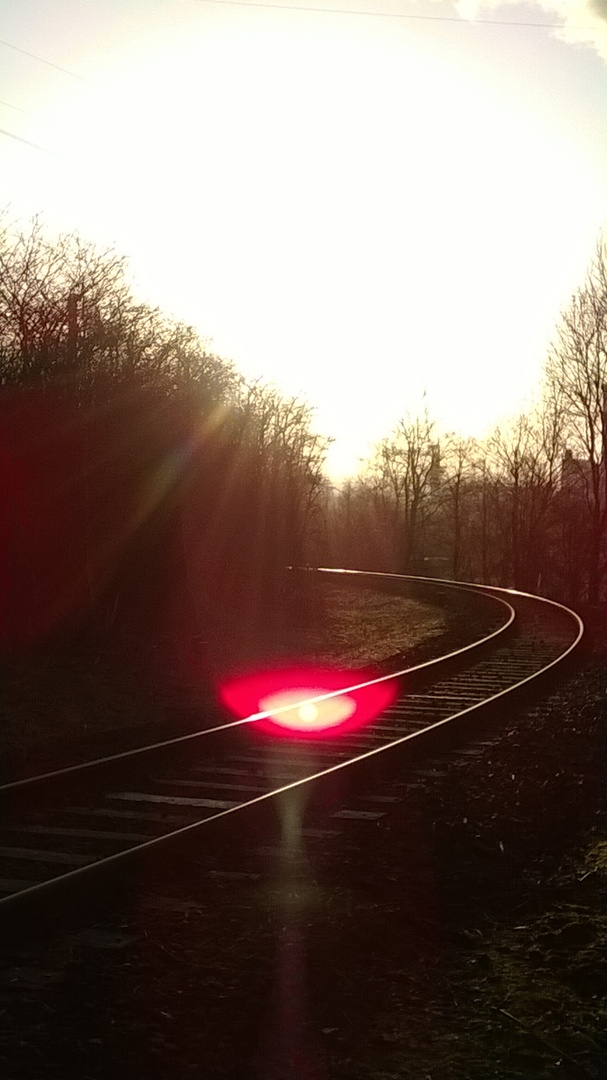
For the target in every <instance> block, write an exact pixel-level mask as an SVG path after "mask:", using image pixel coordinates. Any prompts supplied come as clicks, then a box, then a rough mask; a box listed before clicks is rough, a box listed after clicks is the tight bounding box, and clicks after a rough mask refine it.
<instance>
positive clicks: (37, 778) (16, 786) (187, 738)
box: [0, 567, 516, 795]
mask: <svg viewBox="0 0 607 1080" xmlns="http://www.w3.org/2000/svg"><path fill="white" fill-rule="evenodd" d="M319 571H320V572H323V573H324V572H327V570H326V568H324V567H322V568H319ZM331 572H335V573H340V574H354V573H363V571H356V570H338V571H331ZM378 576H379V575H378ZM381 576H388V577H389V576H398V577H400V576H402V575H381ZM419 580H426V579H423V578H422V579H419ZM427 580H428V581H431V580H433V579H430V578H428V579H427ZM441 584H442V585H445V584H446V585H450V584H452V585H453V587H455V588H458V587H461V586H460V583H459V582H453V583H451V582H442V581H441ZM493 599H495V600H497V602H498V603H500V604H502V606H504V607H505V608H506V611H507V614H508V617H507V619H506V621H505V622H504V623H502V624H500V626H498V627H497V629H496V630H492V631H491V633H490V634H486V635H485V636H484V637H482V638H478V639H477V640H476V641H472V642H470V643H469V644H468V645H463V646H462V647H461V648H459V649H453V650H452V651H451V652H448V653H445V654H444V655H442V656H437V657H434V658H433V659H432V660H425V661H424V662H423V663H421V664H415V665H414V666H413V667H409V668H402V669H400V670H398V671H391V672H389V673H388V674H385V675H379V676H376V677H375V678H373V679H367V680H365V681H364V682H359V683H353V684H351V685H348V686H343V687H340V688H339V689H338V690H328V691H327V692H326V693H324V694H317V695H316V696H315V697H308V698H303V699H302V700H301V701H297V702H290V703H289V704H288V705H281V706H279V707H277V708H275V709H272V710H270V711H261V712H256V713H251V714H250V715H249V716H245V717H242V718H241V719H239V720H230V721H227V722H226V723H224V724H217V725H215V726H214V727H210V728H202V729H201V730H199V731H192V732H189V733H188V734H187V735H177V736H176V737H174V738H172V739H163V740H162V741H161V742H156V743H150V744H147V745H145V746H137V747H135V748H134V749H132V750H123V751H120V753H117V754H108V755H106V756H104V757H100V758H93V759H91V760H90V761H82V762H79V763H77V764H76V765H67V766H65V767H64V768H62V769H52V770H50V771H49V772H45V773H39V774H37V775H34V776H26V777H23V778H22V779H21V780H12V781H10V782H9V783H8V784H0V795H2V794H3V793H4V792H6V793H9V792H11V791H19V790H23V789H25V788H27V787H28V786H32V785H35V784H39V783H42V782H46V781H49V780H58V779H60V778H61V777H69V776H74V775H75V774H77V773H80V772H83V771H84V770H86V769H93V768H96V767H98V766H100V765H112V764H116V763H117V762H119V761H125V760H127V759H129V758H135V757H137V756H141V755H143V754H146V753H152V752H153V751H156V750H162V749H168V748H169V747H172V746H178V745H179V744H180V743H186V742H191V741H192V740H193V739H200V738H203V737H204V736H206V735H217V734H219V733H220V732H223V731H229V730H231V729H232V728H239V727H243V726H244V725H245V724H253V723H256V722H257V721H259V720H267V719H269V718H270V717H271V716H275V715H276V714H277V713H284V712H291V711H293V710H294V709H298V708H300V707H301V706H302V705H310V704H316V702H317V701H326V700H328V699H329V698H334V697H340V696H341V695H342V694H349V693H354V692H355V691H357V690H363V689H366V688H367V687H369V686H376V685H377V684H379V683H385V682H390V681H391V680H393V679H400V678H402V677H403V676H404V675H412V674H413V673H414V672H418V671H422V670H424V669H427V668H431V667H433V666H435V665H437V664H443V663H444V662H445V661H447V660H452V659H454V658H455V657H458V656H463V655H464V653H466V652H469V651H471V650H472V649H479V648H481V647H482V646H485V645H486V644H488V643H489V642H490V641H492V640H493V639H494V638H497V637H499V636H500V634H503V633H505V631H506V630H508V629H509V627H510V626H511V625H512V623H513V622H514V619H515V617H516V612H515V610H514V608H513V607H512V605H511V604H509V603H508V602H507V601H505V600H502V599H500V598H498V597H493Z"/></svg>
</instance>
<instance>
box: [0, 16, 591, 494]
mask: <svg viewBox="0 0 607 1080" xmlns="http://www.w3.org/2000/svg"><path fill="white" fill-rule="evenodd" d="M288 5H289V0H284V3H283V4H281V5H280V6H278V5H276V6H273V4H272V0H267V3H265V4H262V3H258V4H254V3H240V4H235V3H228V2H227V0H216V2H210V0H121V2H120V3H116V2H111V0H98V2H96V0H87V3H82V0H53V3H48V2H47V0H2V5H1V7H0V38H1V39H2V42H3V44H0V59H1V64H0V99H1V101H2V104H1V105H0V128H1V129H2V132H3V134H2V135H1V136H0V205H7V204H10V206H11V211H12V216H18V217H30V216H31V215H32V214H34V213H37V212H41V213H42V215H43V217H44V220H45V221H46V223H47V224H48V226H49V228H50V229H51V230H61V231H72V230H78V231H79V232H80V233H81V234H82V236H83V237H84V238H86V239H90V240H92V241H94V242H97V243H100V244H107V243H108V242H113V243H114V244H115V246H116V248H117V250H118V251H119V252H120V253H124V254H126V255H128V256H129V257H130V260H131V268H132V272H133V275H134V278H135V282H136V288H137V291H138V293H139V294H140V295H141V296H142V297H143V298H145V299H146V300H148V301H150V302H151V303H153V304H157V305H159V306H160V307H161V308H162V309H163V310H164V311H166V312H167V313H168V314H173V315H175V316H176V317H178V318H180V319H184V320H186V321H187V322H188V323H191V324H193V325H195V326H196V327H197V328H198V330H199V331H200V332H201V334H202V335H203V336H204V337H207V338H212V340H213V347H214V348H215V350H216V351H217V352H219V353H220V354H221V355H224V356H226V357H229V358H231V359H233V360H234V361H235V362H236V364H237V365H238V367H239V368H240V370H241V371H243V373H244V374H245V375H248V376H261V377H262V378H264V379H265V380H268V381H274V382H276V383H277V384H278V385H279V386H280V387H281V389H282V390H284V391H285V392H287V393H298V392H302V393H303V395H304V396H305V397H306V398H307V399H308V401H309V402H310V403H311V404H312V405H314V406H316V408H317V412H316V424H317V428H318V430H320V431H322V432H323V433H324V434H328V435H332V436H333V437H334V438H335V440H336V441H335V444H334V446H333V448H332V451H331V456H330V460H329V471H330V473H331V475H332V476H333V477H334V478H335V479H338V478H339V477H341V476H343V475H346V474H348V473H353V472H355V471H356V469H357V464H358V461H357V459H358V458H360V457H361V456H364V455H365V454H366V452H367V450H368V446H369V443H370V442H371V441H373V440H375V439H378V438H380V437H382V436H383V435H385V434H387V433H388V431H389V429H390V428H391V427H392V426H393V425H394V424H395V423H396V421H397V420H398V419H399V417H400V416H402V415H404V413H405V412H406V411H408V410H409V411H413V412H415V411H416V410H417V409H418V408H419V407H420V404H421V402H422V395H423V394H424V391H425V392H426V397H425V403H426V404H427V405H428V407H429V409H430V411H431V413H432V415H434V416H435V417H436V418H437V419H438V420H439V421H440V422H441V423H442V424H443V425H444V426H445V427H446V428H456V429H458V430H460V431H461V432H462V433H463V434H482V432H483V430H484V429H486V428H487V427H488V426H490V425H491V424H492V423H493V422H495V420H496V419H498V418H499V417H505V416H507V415H508V414H509V413H512V412H514V411H516V410H517V409H519V408H520V407H521V406H522V405H523V406H524V405H525V403H526V402H528V400H529V397H530V395H531V394H532V393H533V391H534V390H535V388H536V386H537V383H538V379H539V372H540V369H541V364H542V361H543V357H544V353H545V348H546V344H547V342H548V339H549V337H550V335H551V333H552V331H553V328H554V325H555V322H556V320H557V318H558V313H559V310H560V309H561V308H562V307H563V306H564V305H565V304H566V303H567V301H568V299H569V297H570V295H571V292H572V291H573V289H574V288H575V286H576V285H577V284H578V283H579V281H580V280H581V278H582V277H583V275H584V272H585V269H586V266H587V264H588V262H589V260H590V257H591V255H592V251H593V248H594V245H595V241H596V237H597V234H598V232H599V230H600V229H601V228H602V227H604V225H605V193H606V190H607V188H606V181H607V139H606V138H605V135H606V134H607V132H606V130H605V116H606V115H607V113H606V112H605V106H606V105H607V100H606V93H605V90H606V85H607V84H606V57H607V34H606V32H605V30H606V27H607V9H606V3H605V0H571V2H570V0H541V3H540V2H539V0H538V2H536V3H519V4H514V3H503V4H499V3H495V2H494V0H484V2H483V3H480V4H477V3H475V2H474V0H462V2H461V3H459V4H455V3H450V2H446V0H444V2H443V0H295V2H294V3H293V5H292V6H291V8H289V6H288ZM307 7H309V8H315V9H317V10H305V9H306V8H307ZM353 11H357V12H358V14H353V13H352V12H353ZM360 12H366V14H360ZM381 13H387V14H381ZM390 14H391V16H392V17H388V15H390ZM394 16H400V17H394ZM403 16H404V17H403ZM464 16H466V17H465V18H464ZM470 18H476V19H477V20H480V21H475V22H470V21H469V20H470ZM491 21H493V25H491ZM565 21H567V22H568V24H569V26H570V27H574V29H570V30H569V31H568V32H566V33H563V32H562V31H558V30H556V29H553V28H551V27H550V25H543V26H540V25H537V24H559V25H562V24H563V23H564V22H565ZM503 23H510V24H511V25H503ZM520 24H525V25H520ZM531 24H535V25H531ZM580 27H590V28H598V29H590V30H588V29H586V30H580V29H579V28H580ZM575 28H578V29H575ZM9 46H13V47H12V48H11V47H9ZM17 50H25V53H30V54H34V55H26V54H25V53H24V52H20V51H17ZM43 61H47V63H43ZM53 65H56V66H53ZM59 68H60V69H64V70H58V69H59ZM7 133H10V134H7ZM12 135H14V136H17V138H13V137H11V136H12ZM19 140H28V141H29V142H30V143H35V144H36V146H37V147H43V148H45V149H46V150H48V151H52V152H53V153H46V152H43V151H42V150H40V149H36V148H35V147H34V146H30V145H27V143H25V142H22V141H19ZM55 155H59V156H55Z"/></svg>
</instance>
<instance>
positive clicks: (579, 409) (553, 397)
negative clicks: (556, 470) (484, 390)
mask: <svg viewBox="0 0 607 1080" xmlns="http://www.w3.org/2000/svg"><path fill="white" fill-rule="evenodd" d="M545 376H546V390H547V395H546V396H547V399H548V400H549V401H552V402H556V403H558V408H559V410H560V413H561V422H562V437H563V438H564V439H565V440H566V442H567V443H568V447H569V454H568V457H567V467H566V470H565V472H564V474H563V478H562V479H563V483H564V484H565V485H569V486H570V487H571V488H572V489H573V490H574V491H575V492H577V493H578V495H579V498H578V506H581V505H582V503H583V504H584V507H585V513H586V516H587V522H588V530H589V549H588V556H587V558H588V562H587V567H586V575H587V598H588V600H589V601H590V603H593V604H595V603H597V601H598V599H599V597H600V595H601V592H602V590H604V586H605V554H604V536H605V524H606V506H607V489H606V484H607V468H606V459H605V455H606V446H607V413H606V402H607V247H606V245H605V242H604V241H603V240H600V241H599V243H598V244H597V248H596V252H595V255H594V258H593V261H592V263H591V266H590V269H589V271H588V274H587V276H586V280H585V282H584V284H583V285H582V286H581V287H580V288H579V289H578V290H577V291H576V293H575V294H574V296H573V298H572V300H571V303H570V305H569V307H568V308H567V309H566V310H565V311H564V312H563V313H562V315H561V320H560V323H559V325H558V328H557V333H556V337H555V340H554V342H553V343H552V346H551V348H550V351H549V354H548V359H547V362H546V370H545Z"/></svg>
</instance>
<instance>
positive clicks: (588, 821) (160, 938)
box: [0, 649, 607, 1080]
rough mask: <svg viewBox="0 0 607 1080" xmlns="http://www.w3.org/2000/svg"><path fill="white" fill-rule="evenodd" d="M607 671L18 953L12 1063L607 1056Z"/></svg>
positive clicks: (93, 1068)
mask: <svg viewBox="0 0 607 1080" xmlns="http://www.w3.org/2000/svg"><path fill="white" fill-rule="evenodd" d="M438 651H442V649H439V650H438ZM603 672H604V653H603V652H602V650H600V649H596V650H595V652H594V654H593V655H591V656H587V657H586V658H585V661H584V665H583V667H582V668H581V669H580V670H579V671H578V672H577V673H576V674H575V675H573V676H572V677H570V678H569V680H568V681H567V682H566V683H565V684H563V685H562V686H561V687H559V688H557V689H555V690H554V692H553V693H552V694H551V695H550V696H549V697H547V698H546V699H545V700H543V701H542V702H541V703H539V704H536V705H534V706H533V707H532V708H528V709H525V710H523V709H522V708H519V709H518V710H517V711H516V712H514V714H510V713H507V712H504V714H503V716H501V717H499V719H498V720H497V721H496V722H495V723H494V726H493V730H492V731H491V732H487V733H486V734H485V735H484V736H483V738H482V741H477V742H476V743H475V744H473V745H470V746H469V747H468V748H467V749H466V750H462V751H460V753H459V754H458V755H457V756H456V757H455V759H454V760H453V759H450V760H449V761H447V760H445V759H442V758H440V757H436V758H434V759H432V760H431V761H429V762H425V763H423V764H419V763H418V764H416V765H414V766H412V765H410V764H408V762H407V759H406V757H403V759H402V767H401V771H400V773H398V774H397V775H393V776H391V778H390V779H388V778H386V779H385V780H384V781H383V782H382V781H380V780H376V781H373V783H372V785H371V787H370V788H369V789H368V790H367V791H366V792H361V793H359V795H358V796H357V797H356V798H355V799H352V800H350V801H349V802H348V803H347V809H349V811H350V814H349V815H347V816H345V817H340V816H337V817H336V816H333V815H334V810H335V808H334V809H333V811H331V810H330V809H328V810H325V811H324V812H322V813H320V812H318V811H315V812H312V808H309V810H308V813H307V816H306V818H305V819H304V830H303V834H302V833H301V832H300V831H299V829H298V828H297V827H296V826H293V825H292V826H291V828H289V827H288V823H287V818H286V817H283V830H282V834H281V835H280V836H277V837H276V838H274V839H271V840H270V841H269V842H268V846H267V847H265V848H262V849H259V848H258V847H256V848H255V849H254V850H253V849H250V850H246V849H243V847H242V845H241V846H238V845H237V846H236V847H235V849H234V850H233V852H232V856H231V857H229V856H226V852H225V851H224V850H222V851H221V852H212V851H207V850H200V851H193V852H191V853H190V854H189V858H188V860H187V865H183V866H182V867H181V868H180V871H179V873H175V870H174V868H171V871H170V872H169V871H168V868H167V874H166V875H163V874H162V872H160V873H159V874H157V875H154V876H153V877H152V878H150V879H149V880H147V881H145V882H143V881H142V883H141V890H140V893H139V895H138V896H136V897H133V900H132V904H131V906H130V907H129V908H128V909H127V908H126V907H124V908H121V909H120V910H119V911H115V912H114V914H113V916H112V917H108V919H107V920H106V921H105V922H103V923H99V924H98V925H97V926H96V927H94V928H88V929H85V930H84V931H81V932H78V933H75V934H73V935H71V936H70V937H68V938H62V939H61V940H57V941H55V942H52V943H50V944H49V945H47V946H44V947H43V946H34V945H32V946H31V948H30V949H29V950H27V949H25V950H23V949H21V950H20V951H19V952H18V953H17V952H16V953H15V955H14V956H13V957H9V958H8V960H7V965H6V966H5V967H4V969H3V970H2V972H1V973H0V980H1V981H0V1010H1V1015H0V1021H1V1022H3V1023H4V1024H5V1032H4V1034H3V1036H2V1040H1V1042H0V1062H2V1064H3V1065H4V1075H5V1077H6V1080H26V1078H28V1080H30V1078H36V1080H38V1078H39V1080H47V1078H48V1080H55V1078H57V1080H59V1078H61V1080H66V1078H69V1080H71V1078H74V1080H76V1078H77V1080H92V1078H96V1080H101V1078H103V1080H105V1078H108V1080H109V1078H112V1080H122V1078H126V1077H129V1078H131V1077H139V1076H145V1077H146V1080H147V1078H150V1080H181V1078H182V1077H183V1078H186V1077H188V1078H189V1077H192V1078H194V1077H196V1078H198V1077H200V1078H205V1080H207V1078H208V1080H409V1078H411V1080H413V1078H415V1080H420V1078H422V1080H428V1078H429V1080H486V1078H488V1077H492V1078H499V1080H519V1078H520V1080H532V1078H533V1080H552V1078H555V1080H556V1078H566V1080H569V1078H570V1080H577V1078H578V1077H584V1076H586V1077H588V1076H590V1077H598V1076H600V1075H603V1073H604V1066H605V1064H607V1054H606V1051H607V1040H606V1038H605V1034H604V1032H605V1012H606V1009H605V974H606V965H605V953H604V928H605V926H604V924H605V910H604V905H603V903H602V895H601V890H602V888H603V887H604V866H605V854H606V849H607V844H606V841H605V833H604V814H603V811H604V806H603V795H604V760H605V755H604V750H605V744H604V716H603V705H604V679H603ZM293 810H294V806H293V805H291V811H293ZM284 813H286V810H285V811H284ZM337 813H338V814H339V811H337ZM354 815H355V816H354ZM361 815H362V816H361ZM291 820H292V819H291Z"/></svg>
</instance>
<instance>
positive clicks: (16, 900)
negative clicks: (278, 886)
mask: <svg viewBox="0 0 607 1080" xmlns="http://www.w3.org/2000/svg"><path fill="white" fill-rule="evenodd" d="M320 570H321V572H323V573H358V574H361V575H364V576H368V577H373V576H376V577H377V576H380V577H385V578H393V579H399V580H415V581H420V582H424V583H425V582H433V583H437V584H440V585H441V586H454V587H457V586H460V587H464V588H469V589H472V590H474V591H475V592H478V593H481V594H484V595H487V592H486V590H487V589H489V590H490V591H491V593H493V592H499V593H506V594H509V595H517V596H521V597H525V598H526V599H530V600H535V601H538V602H540V603H543V604H548V605H550V606H552V607H554V608H557V609H559V610H560V611H562V612H564V613H565V614H566V615H568V616H571V617H572V618H573V620H574V623H575V625H576V629H577V633H576V635H575V638H574V640H573V642H571V643H570V644H569V645H568V646H567V648H565V650H564V651H563V652H561V653H559V654H558V656H556V657H555V658H554V659H552V660H551V661H549V662H548V663H546V664H544V665H543V666H542V667H540V668H539V669H538V670H537V671H535V672H533V673H532V674H529V675H527V676H525V677H524V678H522V679H518V680H517V681H516V682H514V683H513V684H512V685H510V686H508V687H506V688H504V689H502V690H500V691H498V692H496V693H494V694H491V695H489V696H488V697H486V698H484V699H483V700H482V701H479V702H476V703H474V704H472V705H469V706H467V707H466V708H464V709H460V710H458V711H457V712H455V713H452V714H450V715H449V716H447V717H444V718H442V719H441V720H438V721H436V722H434V723H431V724H429V725H427V726H425V727H422V728H420V729H419V730H417V731H413V732H409V733H407V734H405V735H402V736H399V737H397V738H395V739H391V740H390V741H389V742H386V743H384V744H382V745H380V746H376V747H372V748H371V749H369V750H366V751H364V752H363V753H361V754H357V755H355V756H354V757H350V758H346V759H345V760H343V761H339V762H337V763H335V764H333V765H330V766H329V767H327V768H324V769H320V770H317V771H316V772H313V773H312V774H310V775H307V776H304V777H300V778H299V779H297V780H293V781H290V782H289V783H287V784H282V785H280V786H279V787H277V788H274V789H272V790H270V791H267V792H263V793H262V794H260V795H257V796H255V797H254V798H252V799H247V800H245V801H243V802H241V803H238V804H235V805H233V806H230V807H226V808H224V809H221V810H218V811H217V812H216V813H213V814H210V815H208V816H207V817H205V818H202V819H200V820H197V821H194V822H190V823H188V824H186V825H184V826H181V827H180V828H178V829H173V830H171V831H170V832H168V833H164V834H162V835H161V836H157V837H152V838H151V839H149V840H146V841H145V842H144V843H141V844H137V845H135V846H133V847H130V848H127V849H125V850H123V851H120V852H116V853H114V854H112V855H109V856H106V857H105V858H102V859H97V860H95V861H93V862H91V863H88V864H87V865H85V866H81V867H78V868H77V869H75V870H71V871H68V873H66V874H61V875H57V876H55V877H53V878H50V879H47V880H46V881H43V882H39V883H36V884H34V885H32V886H30V887H28V888H26V889H21V890H19V891H16V892H13V893H10V894H9V895H7V896H5V897H2V898H0V913H2V912H3V911H7V910H10V909H15V908H17V907H18V906H19V905H20V904H21V903H25V902H27V901H28V900H35V899H36V898H37V897H40V896H42V895H44V894H46V893H48V892H49V891H51V890H54V889H57V888H63V887H66V886H69V885H71V884H74V885H76V884H77V883H78V882H81V881H85V880H86V879H89V880H90V878H91V877H94V876H95V875H98V874H103V873H105V872H106V871H107V870H110V869H111V868H113V867H115V866H118V865H119V864H125V863H126V862H128V861H129V860H131V859H135V858H139V857H141V856H143V855H145V854H147V853H151V852H153V851H156V850H159V849H160V848H161V847H162V846H163V845H164V846H167V845H170V844H172V843H174V842H176V841H177V840H179V839H183V838H184V837H186V836H187V835H188V834H192V833H193V832H194V831H195V830H197V829H201V828H202V827H203V826H204V825H207V824H210V823H211V822H216V821H218V820H220V819H226V818H229V817H230V816H233V815H234V814H236V813H237V812H240V811H242V810H248V809H250V808H252V807H255V806H259V805H261V804H263V803H265V802H268V801H269V800H270V799H273V798H276V797H277V796H280V795H283V794H285V793H286V792H289V791H294V790H296V789H298V788H301V787H303V786H304V785H306V784H310V783H313V782H315V781H319V780H322V779H324V778H326V777H328V776H330V775H332V774H335V773H338V772H340V771H341V770H344V769H346V768H349V767H350V766H353V765H356V764H360V763H364V762H367V761H369V760H371V759H373V758H377V757H378V755H379V754H381V753H384V752H385V751H388V750H394V749H396V748H397V747H401V746H404V745H405V744H408V743H409V744H410V743H412V742H414V740H416V739H417V740H420V739H421V738H422V737H423V736H427V735H429V734H430V733H432V732H436V731H440V730H441V729H444V728H445V727H446V725H448V724H450V723H453V722H454V721H455V720H458V719H460V718H461V717H464V716H468V715H470V714H473V713H475V712H476V713H479V712H481V711H482V710H485V709H487V708H488V707H489V706H491V705H493V704H494V703H495V702H497V701H499V700H500V699H503V698H505V697H506V696H507V695H508V694H511V693H513V692H514V691H516V690H519V689H521V688H522V687H524V686H525V685H527V684H529V683H531V682H533V681H534V680H535V679H537V678H539V677H540V676H542V675H544V674H545V673H546V672H547V671H549V670H550V669H551V668H553V667H554V666H555V665H556V664H559V663H561V662H562V661H563V660H564V659H565V658H566V657H567V656H569V655H570V654H571V653H572V652H573V650H574V649H575V648H576V647H577V645H578V644H579V642H580V641H581V638H582V636H583V633H584V624H583V622H582V620H581V618H580V617H579V615H578V614H577V613H576V612H574V611H572V610H571V609H570V608H568V607H566V606H565V605H563V604H560V603H558V602H557V601H553V600H549V599H547V598H545V597H538V596H536V595H534V594H532V593H524V592H521V591H520V590H514V589H505V588H500V587H498V586H481V585H477V584H476V583H471V582H451V581H449V580H444V579H441V578H433V579H426V578H421V577H414V576H413V575H388V574H373V572H371V571H350V570H343V569H337V568H335V569H333V568H325V567H323V568H320ZM508 607H509V608H510V612H511V613H510V615H509V619H508V623H507V625H510V624H511V622H512V620H513V619H514V609H513V608H512V605H510V604H508ZM504 628H505V627H504ZM504 628H501V629H500V630H498V631H494V632H493V633H492V634H490V635H487V638H486V639H481V640H489V639H490V638H492V637H494V636H495V635H496V633H499V632H503V629H504ZM472 647H473V646H471V645H469V646H465V647H464V648H463V649H461V650H454V651H453V652H451V653H448V654H446V657H442V658H436V659H435V660H433V661H427V662H426V663H425V664H421V665H416V666H415V667H414V668H410V669H404V670H403V671H402V672H400V675H402V674H405V673H409V672H411V671H415V670H419V668H422V667H429V666H431V665H432V664H435V665H436V664H437V663H438V662H439V661H440V660H445V659H446V658H451V657H452V656H454V655H458V654H459V653H465V652H467V651H469V650H470V649H471V648H472ZM395 677H396V675H395V674H394V673H392V674H390V675H387V676H382V677H381V679H380V680H371V682H373V681H385V680H386V679H389V678H395ZM358 685H359V686H364V685H367V684H366V683H362V684H358ZM343 692H344V691H343V690H341V691H338V693H343ZM328 696H334V695H333V694H331V695H322V697H323V698H324V697H328ZM319 699H320V697H319V698H311V699H306V701H315V700H319ZM289 708H293V705H290V706H289ZM261 716H264V717H265V716H267V714H265V713H264V714H255V718H256V719H259V718H261ZM246 719H247V720H252V719H253V717H250V718H246ZM177 741H181V740H177ZM170 742H173V740H170ZM161 745H163V744H161ZM123 756H124V755H118V757H123ZM127 756H128V755H127Z"/></svg>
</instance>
